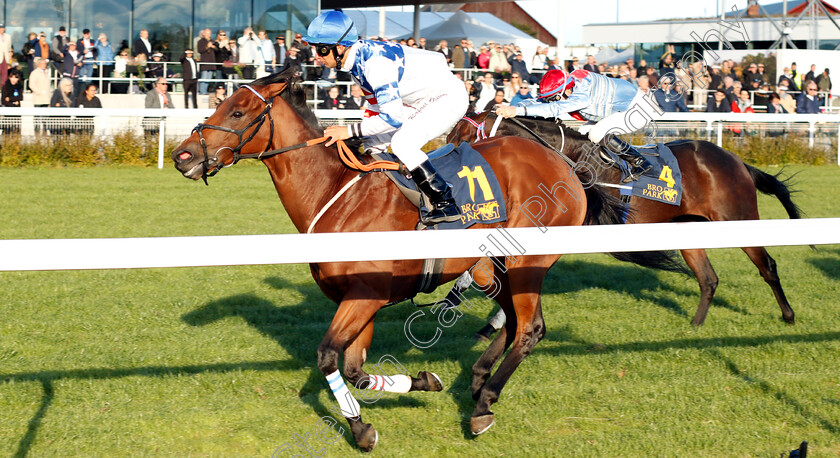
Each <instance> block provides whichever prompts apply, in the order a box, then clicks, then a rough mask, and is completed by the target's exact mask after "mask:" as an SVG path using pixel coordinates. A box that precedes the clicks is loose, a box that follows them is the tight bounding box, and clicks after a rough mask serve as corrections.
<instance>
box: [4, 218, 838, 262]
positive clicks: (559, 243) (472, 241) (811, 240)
mask: <svg viewBox="0 0 840 458" xmlns="http://www.w3.org/2000/svg"><path fill="white" fill-rule="evenodd" d="M488 239H492V240H503V239H504V240H506V242H503V243H505V245H506V246H508V248H509V249H511V250H514V249H515V250H516V252H518V253H519V254H523V255H549V254H574V253H603V252H623V251H653V250H682V249H700V248H734V247H743V246H785V245H824V244H837V243H840V218H822V219H805V220H801V219H800V220H764V221H718V222H691V223H655V224H624V225H610V226H571V227H548V228H546V227H527V228H513V229H500V228H496V229H470V230H452V231H398V232H349V233H324V234H281V235H238V236H214V237H158V238H123V239H51V240H50V239H40V240H0V253H3V256H0V271H18V270H84V269H139V268H159V267H198V266H228V265H257V264H296V263H317V262H345V261H378V260H400V259H428V258H472V257H483V256H484V253H483V251H482V248H483V247H484V246H485V244H486V243H487V240H488ZM190 246H213V247H216V248H215V249H213V250H204V251H203V252H196V251H195V250H185V249H184V247H190ZM371 246H387V247H389V248H388V249H387V250H375V249H371V248H370V247H371ZM513 252H514V251H511V253H513Z"/></svg>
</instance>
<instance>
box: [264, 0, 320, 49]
mask: <svg viewBox="0 0 840 458" xmlns="http://www.w3.org/2000/svg"><path fill="white" fill-rule="evenodd" d="M317 15H318V0H294V1H293V0H254V24H255V25H254V27H255V28H257V29H264V30H265V31H266V32H268V35H269V36H270V37H274V36H277V35H284V34H285V35H286V40H287V42H289V41H290V40H291V37H292V36H294V35H293V34H294V33H296V32H300V33H302V34H305V33H306V27H307V26H309V22H310V21H312V19H315V16H317Z"/></svg>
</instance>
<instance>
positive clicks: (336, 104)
mask: <svg viewBox="0 0 840 458" xmlns="http://www.w3.org/2000/svg"><path fill="white" fill-rule="evenodd" d="M338 94H339V90H338V86H332V87H330V89H329V90H328V91H327V97H326V98H325V99H324V100H323V101H321V103H320V105H318V108H320V109H322V110H343V109H344V101H343V100H341V99H339V98H338Z"/></svg>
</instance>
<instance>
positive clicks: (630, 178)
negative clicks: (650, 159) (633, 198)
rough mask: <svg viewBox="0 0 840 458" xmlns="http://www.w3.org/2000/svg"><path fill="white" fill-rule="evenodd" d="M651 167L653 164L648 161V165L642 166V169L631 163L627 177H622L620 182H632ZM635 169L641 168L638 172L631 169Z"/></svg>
mask: <svg viewBox="0 0 840 458" xmlns="http://www.w3.org/2000/svg"><path fill="white" fill-rule="evenodd" d="M652 168H653V165H651V164H650V163H648V166H647V167H646V168H644V169H641V168H639V167H637V166H635V165H631V166H630V172H628V173H627V177H626V178H624V179H623V180H621V182H622V183H623V184H627V183H632V182H634V181H636V180H638V179H639V178H641V177H642V175H644V174H645V173H647V171H648V170H650V169H652ZM637 169H638V170H641V171H640V172H636V173H634V172H633V171H634V170H637Z"/></svg>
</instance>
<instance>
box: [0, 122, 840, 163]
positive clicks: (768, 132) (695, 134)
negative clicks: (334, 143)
mask: <svg viewBox="0 0 840 458" xmlns="http://www.w3.org/2000/svg"><path fill="white" fill-rule="evenodd" d="M213 111H214V110H211V109H174V110H171V109H166V110H164V109H116V108H101V109H91V108H14V107H0V130H2V132H3V133H4V134H5V133H10V132H14V133H19V134H20V135H21V136H22V137H23V138H34V137H35V136H39V137H44V136H47V137H56V136H63V135H75V134H86V135H94V136H103V137H107V136H110V135H113V134H115V133H119V132H125V131H130V132H135V133H137V134H140V135H158V134H160V135H159V142H158V166H159V167H161V168H162V167H163V160H164V155H165V151H164V140H165V138H172V139H183V138H186V137H187V136H188V135H189V134H190V132H191V131H192V128H193V127H195V125H196V124H198V123H199V122H203V121H204V120H205V119H207V118H208V117H209V116H210V115H211V114H212V113H213ZM314 112H315V115H316V116H317V117H318V118H319V119H320V120H321V124H322V125H324V126H327V125H335V124H338V125H344V124H346V123H350V122H358V121H360V120H361V119H362V116H363V113H362V111H360V110H314ZM566 122H567V123H568V124H569V125H570V126H571V127H576V126H579V125H580V124H581V123H580V122H579V121H574V120H571V118H569V119H567V120H566ZM736 126H737V129H738V130H740V131H741V132H742V133H743V134H742V135H744V136H752V135H761V136H782V135H794V136H802V137H803V138H804V137H805V136H807V138H808V143H809V146H810V147H812V148H813V147H820V148H824V149H828V148H832V147H834V148H836V151H837V163H838V165H840V115H829V114H818V115H799V114H766V113H665V115H664V116H663V117H662V118H661V119H658V120H657V121H656V128H655V129H647V131H646V133H647V134H649V135H652V137H653V140H655V141H670V140H676V139H679V138H700V139H706V140H709V141H713V142H715V143H717V144H718V146H722V145H723V138H724V136H725V135H733V134H732V133H731V131H732V130H734V129H735V128H736Z"/></svg>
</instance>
